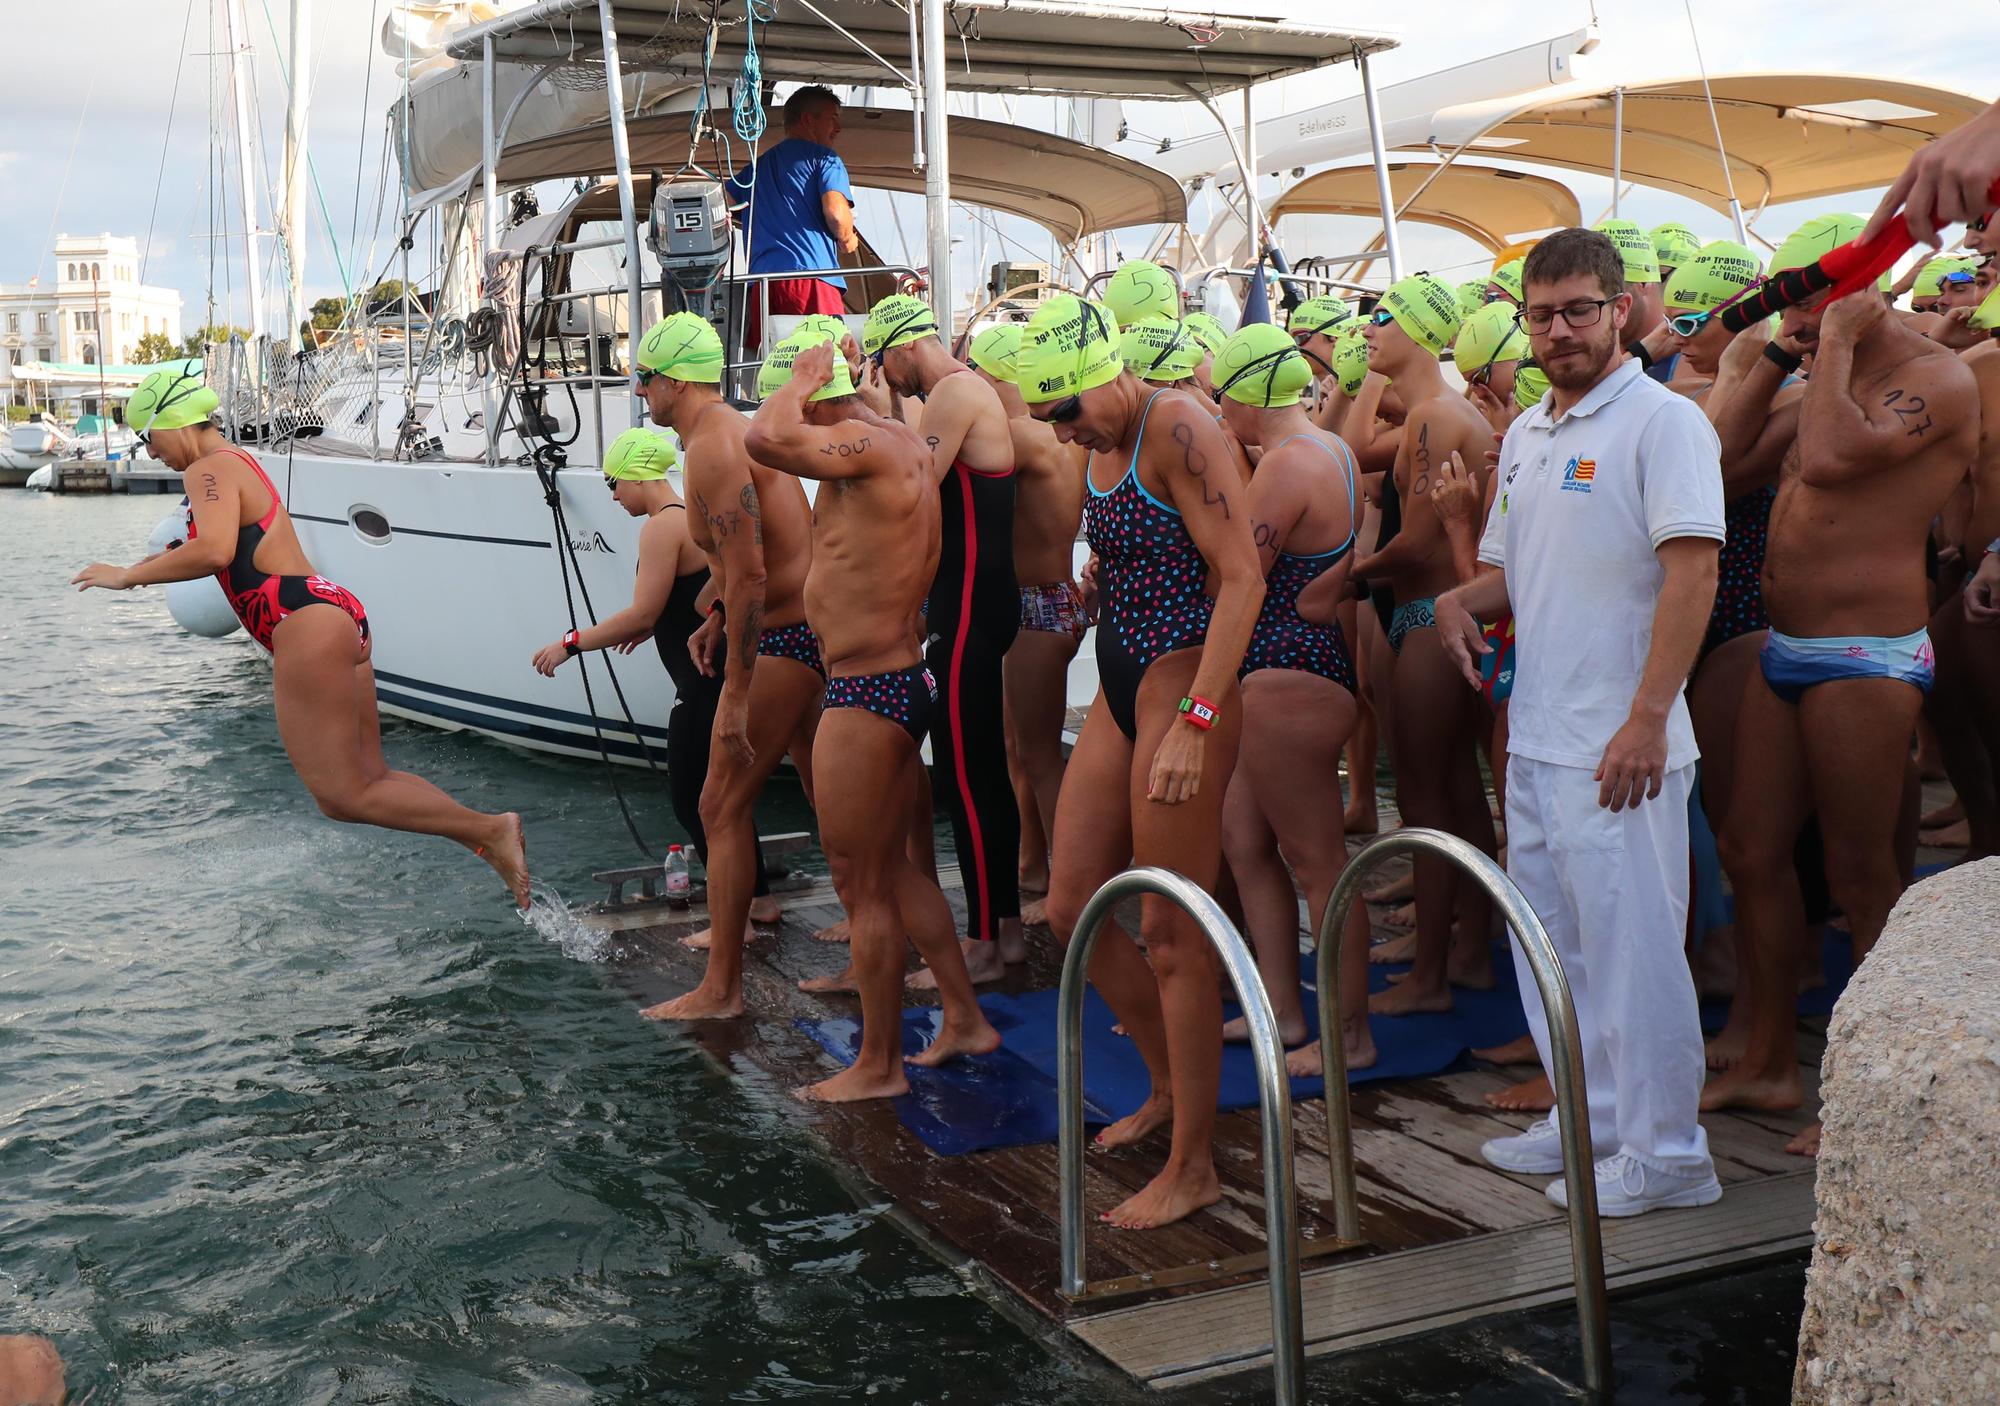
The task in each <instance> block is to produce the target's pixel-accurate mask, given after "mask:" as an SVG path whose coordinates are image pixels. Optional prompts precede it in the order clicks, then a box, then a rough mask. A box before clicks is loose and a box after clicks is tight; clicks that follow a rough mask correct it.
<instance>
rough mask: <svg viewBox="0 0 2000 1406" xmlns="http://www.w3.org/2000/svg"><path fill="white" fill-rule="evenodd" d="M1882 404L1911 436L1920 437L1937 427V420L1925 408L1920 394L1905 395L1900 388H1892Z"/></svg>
mask: <svg viewBox="0 0 2000 1406" xmlns="http://www.w3.org/2000/svg"><path fill="white" fill-rule="evenodd" d="M1882 404H1883V406H1884V407H1886V408H1887V409H1888V410H1889V412H1890V413H1891V414H1893V415H1894V416H1895V417H1896V421H1897V423H1898V424H1900V425H1902V426H1903V427H1904V429H1905V430H1906V431H1907V432H1908V433H1909V434H1910V435H1911V436H1912V437H1915V438H1922V437H1923V436H1924V435H1925V434H1927V433H1928V432H1930V431H1931V430H1933V429H1936V428H1937V421H1936V420H1934V419H1933V418H1931V414H1930V412H1929V411H1928V410H1927V409H1925V406H1924V398H1923V397H1922V396H1920V395H1906V394H1904V393H1903V392H1902V391H1901V390H1892V391H1890V392H1889V394H1888V395H1887V396H1886V397H1884V399H1883V401H1882Z"/></svg>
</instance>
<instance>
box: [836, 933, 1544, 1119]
mask: <svg viewBox="0 0 2000 1406" xmlns="http://www.w3.org/2000/svg"><path fill="white" fill-rule="evenodd" d="M1402 970H1407V968H1404V967H1374V968H1371V969H1370V972H1369V978H1370V979H1369V988H1370V989H1371V990H1375V991H1379V990H1382V989H1383V988H1384V987H1386V986H1387V985H1388V984H1389V974H1390V973H1391V972H1394V971H1402ZM1494 973H1495V975H1496V977H1497V978H1498V982H1497V984H1496V985H1495V986H1494V988H1493V989H1492V990H1491V991H1454V992H1453V993H1452V995H1453V1000H1454V1004H1455V1007H1456V1008H1455V1009H1454V1010H1453V1011H1452V1012H1451V1013H1450V1014H1447V1015H1406V1016H1396V1017H1393V1018H1391V1017H1383V1016H1377V1017H1375V1018H1374V1019H1373V1020H1371V1021H1370V1026H1371V1028H1372V1029H1373V1031H1374V1034H1375V1045H1376V1049H1377V1050H1378V1051H1379V1053H1380V1058H1379V1059H1378V1061H1377V1062H1376V1063H1375V1065H1374V1066H1373V1067H1371V1068H1368V1069H1364V1070H1360V1071H1357V1072H1355V1073H1353V1074H1352V1075H1350V1076H1349V1080H1348V1082H1349V1083H1350V1084H1360V1083H1367V1082H1370V1081H1373V1080H1378V1079H1404V1078H1414V1077H1417V1076H1420V1075H1426V1074H1439V1073H1442V1072H1444V1071H1445V1070H1447V1069H1450V1068H1453V1067H1454V1066H1456V1065H1457V1064H1459V1063H1460V1062H1461V1061H1462V1059H1463V1057H1464V1055H1465V1052H1466V1051H1467V1050H1468V1049H1477V1048H1484V1047H1485V1046H1488V1045H1498V1044H1504V1043H1505V1042H1506V1041H1508V1040H1512V1039H1514V1038H1515V1037H1517V1036H1519V1035H1524V1034H1526V1033H1527V1028H1528V1026H1527V1019H1526V1017H1524V1016H1523V1015H1522V1013H1521V1000H1520V994H1519V992H1518V991H1517V990H1516V989H1515V986H1514V964H1513V961H1512V959H1511V958H1509V957H1508V956H1507V953H1506V950H1505V946H1504V944H1501V943H1495V944H1494ZM1301 994H1302V998H1303V1000H1304V1004H1305V1009H1306V1021H1307V1024H1308V1025H1309V1026H1311V1027H1312V1028H1313V1029H1314V1032H1315V1033H1317V1030H1318V1024H1319V1022H1318V1011H1317V1009H1316V998H1315V997H1314V996H1313V994H1312V991H1311V990H1310V989H1309V988H1308V989H1304V990H1303V991H1302V993H1301ZM979 1004H980V1007H981V1008H982V1009H983V1010H984V1011H985V1012H986V1018H987V1019H988V1020H990V1021H992V1022H993V1026H994V1028H995V1029H996V1030H998V1031H999V1032H1000V1036H1001V1039H1002V1041H1003V1042H1004V1043H1003V1045H1002V1047H1001V1049H1000V1050H999V1051H998V1052H997V1053H995V1054H991V1055H986V1056H983V1057H981V1058H978V1059H962V1060H955V1061H953V1062H952V1063H951V1064H949V1065H947V1066H945V1067H944V1068H941V1069H911V1070H910V1071H909V1079H910V1092H909V1093H908V1094H906V1095H904V1096H903V1097H901V1098H899V1099H897V1100H895V1105H896V1115H897V1117H898V1118H899V1119H900V1120H901V1121H902V1123H903V1126H905V1127H907V1128H908V1129H909V1130H910V1131H911V1132H913V1133H915V1134H916V1135H917V1136H918V1137H919V1138H921V1139H922V1140H923V1142H924V1144H925V1146H927V1147H929V1148H931V1149H932V1150H933V1151H935V1152H938V1153H941V1154H943V1155H944V1156H947V1157H951V1156H958V1155H960V1154H962V1153H967V1152H978V1151H982V1150H984V1149H986V1148H992V1147H1018V1146H1022V1145H1025V1144H1029V1143H1038V1142H1053V1141H1054V1140H1055V1136H1056V1099H1055V1089H1056V993H1055V992H1054V991H1030V992H1025V993H1023V994H1021V995H1018V996H1009V995H1000V994H992V995H985V996H981V997H980V998H979ZM1227 1012H1228V1014H1229V1015H1230V1016H1231V1017H1234V1016H1235V1015H1236V1014H1237V1013H1238V1012H1237V1008H1236V1006H1235V1004H1234V1003H1233V1002H1232V1003H1229V1004H1228V1006H1227ZM937 1020H938V1011H937V1008H936V1007H934V1006H922V1007H917V1008H914V1009H910V1010H906V1011H904V1012H903V1050H904V1052H905V1053H906V1054H914V1053H916V1052H917V1051H918V1050H920V1049H922V1048H923V1046H924V1045H925V1044H926V1043H928V1041H929V1040H930V1038H931V1035H932V1033H933V1032H934V1031H935V1030H936V1028H937ZM1115 1023H1116V1018H1115V1017H1114V1016H1113V1015H1112V1014H1111V1009H1110V1007H1108V1006H1106V1005H1105V1004H1104V1002H1103V1000H1102V999H1101V998H1099V996H1098V994H1097V992H1096V991H1095V990H1091V991H1089V992H1087V993H1086V995H1085V998H1084V1007H1083V1086H1084V1118H1085V1121H1086V1122H1088V1123H1090V1124H1091V1125H1093V1126H1101V1125H1103V1124H1105V1123H1109V1122H1112V1121H1114V1120H1115V1119H1118V1118H1122V1117H1124V1116H1125V1115H1126V1114H1128V1113H1130V1112H1132V1111H1133V1110H1134V1109H1136V1108H1138V1107H1139V1105H1140V1104H1141V1103H1143V1102H1144V1101H1145V1098H1146V1093H1147V1090H1148V1088H1149V1081H1148V1080H1147V1077H1146V1067H1145V1063H1144V1061H1142V1060H1141V1059H1140V1058H1139V1051H1138V1050H1137V1049H1136V1048H1135V1047H1134V1046H1133V1044H1132V1042H1131V1041H1130V1040H1128V1039H1126V1038H1124V1037H1123V1036H1122V1035H1115V1034H1113V1033H1112V1030H1111V1027H1112V1025H1113V1024H1115ZM799 1024H800V1028H801V1029H803V1030H804V1031H805V1032H806V1033H807V1034H808V1035H810V1036H811V1037H812V1039H813V1040H814V1042H815V1043H817V1044H818V1045H819V1046H820V1048H822V1049H824V1050H825V1051H826V1052H827V1053H828V1054H830V1055H832V1056H833V1057H834V1058H835V1059H838V1060H840V1061H841V1062H842V1063H843V1064H845V1063H851V1062H852V1061H853V1059H854V1054H855V1050H856V1048H857V1046H858V1044H859V1040H860V1027H859V1025H858V1023H857V1022H856V1021H854V1020H849V1019H840V1020H825V1021H816V1022H814V1021H801V1022H799ZM1324 1091H1325V1084H1324V1083H1323V1081H1321V1080H1320V1079H1318V1078H1312V1079H1294V1080H1292V1097H1293V1098H1294V1099H1303V1098H1316V1097H1318V1096H1319V1095H1320V1094H1321V1093H1323V1092H1324ZM1256 1103H1257V1076H1256V1065H1255V1062H1254V1060H1253V1059H1252V1058H1251V1054H1250V1048H1249V1046H1247V1045H1226V1046H1224V1047H1223V1052H1222V1083H1221V1088H1220V1091H1219V1095H1218V1098H1217V1106H1218V1107H1221V1108H1225V1109H1231V1108H1250V1107H1254V1106H1255V1105H1256Z"/></svg>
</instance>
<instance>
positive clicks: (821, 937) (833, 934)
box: [813, 918, 849, 942]
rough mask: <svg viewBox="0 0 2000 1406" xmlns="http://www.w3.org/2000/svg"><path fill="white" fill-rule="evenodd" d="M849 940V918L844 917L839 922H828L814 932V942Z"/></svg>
mask: <svg viewBox="0 0 2000 1406" xmlns="http://www.w3.org/2000/svg"><path fill="white" fill-rule="evenodd" d="M848 940H849V939H848V931H847V919H845V918H842V919H841V920H840V921H839V922H837V923H828V924H827V925H826V926H825V927H823V928H821V929H820V930H819V931H818V932H816V933H814V934H813V941H814V942H846V941H848Z"/></svg>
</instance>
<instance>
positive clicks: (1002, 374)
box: [967, 322, 1023, 386]
mask: <svg viewBox="0 0 2000 1406" xmlns="http://www.w3.org/2000/svg"><path fill="white" fill-rule="evenodd" d="M1022 330H1023V329H1022V327H1021V324H1020V323H1018V322H996V323H994V324H993V325H992V326H991V327H989V328H987V329H986V330H985V331H984V332H981V333H980V334H979V335H978V336H977V337H974V338H973V339H972V348H971V350H970V351H969V352H968V353H967V355H969V356H970V357H971V358H972V364H973V365H974V366H977V367H978V368H979V369H980V370H981V371H984V372H985V373H986V374H987V375H989V376H991V377H992V378H993V379H994V380H996V381H1005V382H1006V383H1007V384H1008V385H1010V386H1011V385H1012V384H1013V383H1014V373H1015V369H1016V368H1015V364H1014V359H1015V357H1017V356H1019V355H1020V352H1021V333H1022Z"/></svg>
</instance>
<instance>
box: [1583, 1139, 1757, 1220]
mask: <svg viewBox="0 0 2000 1406" xmlns="http://www.w3.org/2000/svg"><path fill="white" fill-rule="evenodd" d="M1596 1170H1597V1214H1598V1215H1600V1216H1638V1215H1644V1214H1645V1213H1646V1212H1647V1211H1658V1210H1664V1209H1666V1208H1667V1207H1670V1206H1708V1205H1712V1204H1714V1203H1715V1202H1716V1201H1719V1200H1720V1199H1722V1183H1720V1182H1718V1181H1717V1180H1716V1179H1715V1164H1714V1163H1712V1162H1711V1163H1709V1164H1708V1165H1707V1166H1705V1167H1703V1168H1702V1169H1701V1170H1700V1171H1697V1172H1665V1171H1661V1170H1660V1169H1659V1168H1658V1167H1649V1166H1647V1165H1646V1164H1645V1163H1644V1162H1641V1161H1640V1160H1639V1159H1638V1158H1637V1157H1634V1156H1633V1155H1632V1154H1631V1153H1629V1152H1617V1153H1613V1154H1612V1155H1611V1156H1609V1157H1605V1158H1601V1159H1600V1160H1599V1161H1598V1163H1597V1168H1596ZM1564 1183H1565V1179H1564V1178H1562V1177H1557V1178H1556V1179H1555V1180H1554V1181H1552V1182H1550V1183H1549V1186H1548V1193H1547V1194H1548V1198H1549V1200H1551V1201H1553V1202H1555V1203H1556V1204H1557V1205H1558V1206H1561V1207H1563V1208H1564V1209H1565V1210H1567V1209H1568V1208H1569V1188H1568V1187H1567V1186H1566V1185H1565V1184H1564Z"/></svg>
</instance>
